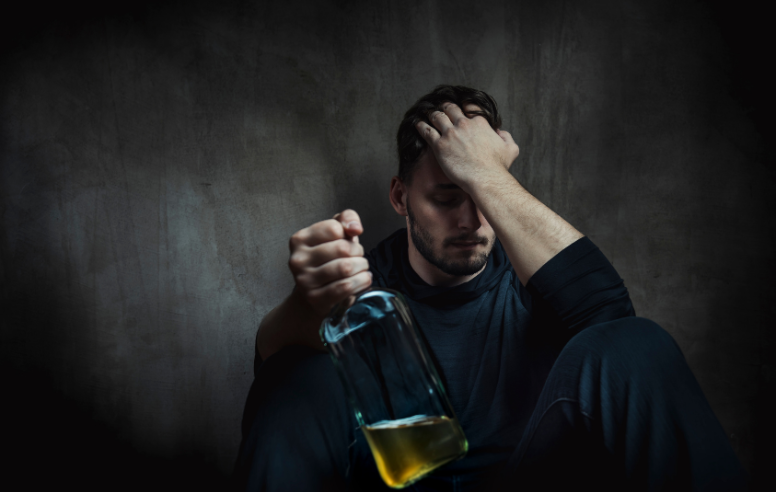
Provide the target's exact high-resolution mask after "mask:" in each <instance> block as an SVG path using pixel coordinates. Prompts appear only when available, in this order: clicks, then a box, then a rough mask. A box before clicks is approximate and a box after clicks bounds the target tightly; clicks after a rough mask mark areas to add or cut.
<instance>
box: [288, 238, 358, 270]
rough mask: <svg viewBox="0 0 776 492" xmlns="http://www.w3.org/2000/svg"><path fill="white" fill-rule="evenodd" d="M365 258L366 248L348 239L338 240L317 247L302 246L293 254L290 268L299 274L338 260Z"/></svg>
mask: <svg viewBox="0 0 776 492" xmlns="http://www.w3.org/2000/svg"><path fill="white" fill-rule="evenodd" d="M358 256H364V247H363V246H361V245H360V244H358V243H356V242H353V241H349V240H347V239H338V240H336V241H329V242H327V243H323V244H319V245H317V246H313V247H312V248H311V247H308V246H301V247H299V248H297V249H295V250H294V251H293V252H292V253H291V257H290V258H289V259H288V266H289V268H290V269H291V272H293V273H294V274H299V273H301V272H303V271H305V270H306V269H309V268H315V267H318V266H321V265H323V264H324V263H328V262H330V261H332V260H336V259H337V258H350V257H358Z"/></svg>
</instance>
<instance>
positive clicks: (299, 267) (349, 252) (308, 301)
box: [256, 210, 372, 359]
mask: <svg viewBox="0 0 776 492" xmlns="http://www.w3.org/2000/svg"><path fill="white" fill-rule="evenodd" d="M362 232H363V227H362V226H361V219H360V218H359V217H358V214H357V213H356V212H354V211H353V210H345V211H344V212H342V213H341V214H337V215H335V216H334V219H330V220H324V221H322V222H318V223H316V224H313V225H311V226H310V227H306V228H304V229H302V230H300V231H298V232H296V233H295V234H294V235H293V236H291V239H290V241H289V249H290V250H291V254H290V257H289V260H288V266H289V269H290V270H291V273H292V275H293V276H294V282H295V283H296V285H295V287H294V290H293V292H292V293H291V295H289V296H288V297H287V298H286V299H285V300H284V301H283V302H281V303H280V304H279V305H278V306H277V307H276V308H275V309H273V310H272V311H270V312H269V313H268V314H267V315H266V316H265V317H264V319H263V320H262V322H261V324H260V325H259V331H258V333H257V334H256V350H257V351H258V353H259V355H260V356H261V358H262V359H266V358H267V357H269V356H270V355H272V354H274V353H275V352H278V351H279V350H280V349H282V348H283V347H286V346H288V345H306V346H308V347H312V348H316V349H319V350H323V344H322V343H321V340H320V338H319V336H318V329H319V327H320V325H321V322H322V321H323V318H324V317H325V316H326V315H327V314H328V313H329V311H331V308H332V307H334V306H335V305H336V304H337V303H339V302H340V301H342V300H344V299H346V298H347V297H349V296H351V295H353V294H354V293H356V292H359V291H361V290H363V289H365V288H367V287H369V285H370V284H371V283H372V274H371V273H369V263H368V262H367V260H366V259H365V258H364V248H363V247H362V246H361V245H360V244H359V242H358V236H359V235H360V234H361V233H362Z"/></svg>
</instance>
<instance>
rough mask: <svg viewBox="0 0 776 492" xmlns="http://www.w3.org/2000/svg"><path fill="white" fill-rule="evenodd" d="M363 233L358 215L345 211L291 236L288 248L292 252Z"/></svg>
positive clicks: (351, 211)
mask: <svg viewBox="0 0 776 492" xmlns="http://www.w3.org/2000/svg"><path fill="white" fill-rule="evenodd" d="M363 232H364V227H363V226H362V225H361V218H360V217H359V216H358V214H357V213H356V212H355V211H353V210H345V211H344V212H341V213H338V214H337V215H335V216H334V218H333V219H329V220H323V221H321V222H317V223H315V224H313V225H311V226H310V227H306V228H304V229H302V230H300V231H297V232H296V233H295V234H294V235H293V236H291V240H290V241H289V247H290V249H291V251H294V250H295V249H297V248H299V247H301V246H309V247H312V246H317V245H319V244H322V243H327V242H330V241H336V240H338V239H347V238H356V236H358V235H359V234H361V233H363ZM355 242H358V241H357V240H356V241H355Z"/></svg>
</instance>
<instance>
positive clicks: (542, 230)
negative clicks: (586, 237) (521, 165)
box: [417, 104, 582, 285]
mask: <svg viewBox="0 0 776 492" xmlns="http://www.w3.org/2000/svg"><path fill="white" fill-rule="evenodd" d="M429 120H430V121H431V122H432V124H433V126H431V125H428V124H426V123H425V122H422V121H421V122H420V123H418V125H417V129H418V131H419V132H420V134H421V135H422V136H423V138H424V139H425V140H426V141H427V142H428V144H429V146H430V148H431V150H432V151H433V152H434V155H435V157H436V159H437V162H439V165H440V166H441V167H442V170H443V171H444V172H445V174H446V175H447V177H448V178H450V180H451V181H453V182H454V183H455V184H457V185H458V186H460V187H461V188H462V189H463V190H464V191H465V192H466V193H468V194H469V195H470V196H471V197H472V200H473V201H474V203H475V204H476V205H477V207H478V208H479V209H480V211H481V212H482V214H483V215H484V216H485V218H486V219H487V220H488V222H489V223H490V224H491V226H492V227H493V230H494V231H495V232H496V235H497V236H498V238H499V239H500V240H501V243H502V245H503V246H504V249H505V250H506V252H507V255H508V256H509V260H510V262H511V263H512V266H513V267H514V269H515V272H516V273H517V276H518V278H519V279H520V282H521V283H522V284H523V285H526V284H527V283H528V281H529V280H530V279H531V277H532V276H533V274H534V273H536V272H537V271H538V270H539V268H541V267H542V266H543V265H544V264H545V263H547V262H548V261H549V260H550V259H552V258H553V257H554V256H555V255H556V254H558V253H559V252H560V251H562V250H563V249H564V248H566V247H567V246H569V245H570V244H571V243H573V242H574V241H576V240H577V239H579V238H581V237H582V234H581V233H580V232H579V231H577V230H576V229H574V227H572V226H571V225H570V224H569V223H568V222H566V221H565V220H563V219H562V218H561V217H560V216H559V215H558V214H556V213H555V212H553V211H552V210H550V209H549V208H548V207H547V206H545V205H544V204H543V203H541V202H540V201H539V200H537V199H536V198H534V197H533V196H532V195H531V194H530V193H528V191H526V190H525V188H523V187H522V186H521V185H520V183H518V182H517V180H516V179H515V178H514V177H512V175H511V174H510V173H509V167H510V166H511V165H512V162H514V160H515V159H516V158H517V155H518V153H519V148H518V146H517V144H515V142H514V140H512V137H511V135H510V134H509V133H507V132H505V131H501V130H499V131H494V130H493V129H492V128H491V127H490V125H489V124H488V122H487V120H485V118H483V117H481V116H476V117H474V118H468V117H467V116H466V115H464V113H463V112H462V111H461V109H460V108H459V107H458V106H456V105H455V104H448V105H446V106H445V108H444V112H439V111H437V112H434V113H432V114H431V115H430V117H429Z"/></svg>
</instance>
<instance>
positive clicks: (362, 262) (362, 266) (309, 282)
mask: <svg viewBox="0 0 776 492" xmlns="http://www.w3.org/2000/svg"><path fill="white" fill-rule="evenodd" d="M368 270H369V262H368V261H367V259H366V258H364V257H358V258H338V259H336V260H332V261H330V262H328V263H324V264H323V265H321V266H319V267H317V268H309V269H307V270H306V271H304V272H303V273H301V274H299V275H297V277H296V283H297V285H298V286H299V287H301V288H302V289H304V290H314V289H317V288H320V287H324V286H326V285H328V284H331V283H336V282H338V281H340V280H343V279H347V278H349V277H353V276H356V275H358V274H359V273H362V272H366V271H368Z"/></svg>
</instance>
